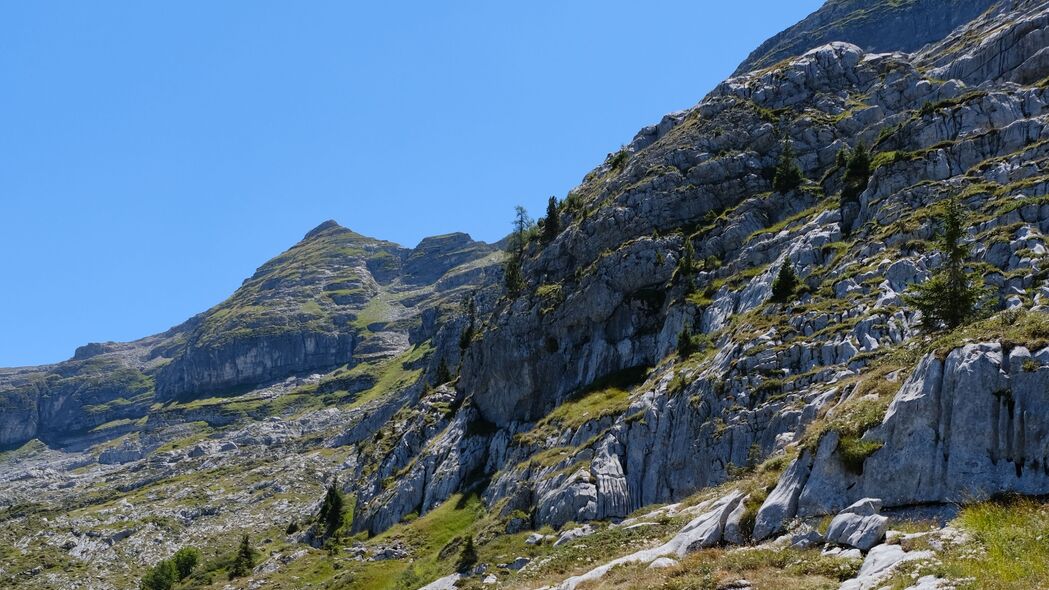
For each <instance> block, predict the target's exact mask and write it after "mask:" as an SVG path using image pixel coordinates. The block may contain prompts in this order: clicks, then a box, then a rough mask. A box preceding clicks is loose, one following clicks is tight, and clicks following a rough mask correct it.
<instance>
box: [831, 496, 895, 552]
mask: <svg viewBox="0 0 1049 590" xmlns="http://www.w3.org/2000/svg"><path fill="white" fill-rule="evenodd" d="M880 509H881V500H877V499H874V498H865V499H863V500H860V501H859V502H856V503H855V504H853V505H851V506H849V507H848V508H846V509H845V510H843V511H842V512H841V513H839V514H838V515H837V516H835V517H834V519H833V520H832V521H831V522H830V527H829V528H828V529H827V537H826V539H827V542H828V543H837V544H839V545H848V546H850V547H855V548H857V549H859V550H861V551H869V550H870V549H871V547H874V546H875V545H877V544H878V543H880V542H881V541H882V539H884V538H885V529H886V527H887V525H888V522H889V519H888V518H886V517H884V516H881V515H879V514H878V510H880Z"/></svg>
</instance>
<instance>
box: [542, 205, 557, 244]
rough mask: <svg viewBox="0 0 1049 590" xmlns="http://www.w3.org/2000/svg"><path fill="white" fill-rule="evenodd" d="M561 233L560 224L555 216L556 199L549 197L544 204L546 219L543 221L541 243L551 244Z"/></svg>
mask: <svg viewBox="0 0 1049 590" xmlns="http://www.w3.org/2000/svg"><path fill="white" fill-rule="evenodd" d="M559 233H561V223H560V219H558V216H557V197H554V196H551V197H550V200H549V201H547V203H546V218H545V219H544V221H543V242H552V241H553V240H554V238H556V237H557V234H559Z"/></svg>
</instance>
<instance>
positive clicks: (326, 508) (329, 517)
mask: <svg viewBox="0 0 1049 590" xmlns="http://www.w3.org/2000/svg"><path fill="white" fill-rule="evenodd" d="M345 504H346V502H345V500H344V499H343V497H342V492H341V491H339V482H338V480H335V481H332V482H331V485H329V486H328V491H327V493H325V494H324V502H322V503H321V510H320V512H319V513H318V514H317V522H320V523H321V524H323V525H324V536H326V537H330V536H332V535H333V534H335V533H336V532H338V530H339V529H340V528H342V523H343V515H342V513H343V509H344V507H345Z"/></svg>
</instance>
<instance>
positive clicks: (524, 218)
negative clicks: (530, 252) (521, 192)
mask: <svg viewBox="0 0 1049 590" xmlns="http://www.w3.org/2000/svg"><path fill="white" fill-rule="evenodd" d="M534 225H535V223H534V222H533V221H532V218H531V217H529V216H528V211H527V210H525V208H524V207H522V206H520V205H518V206H517V207H515V208H514V231H513V233H512V234H510V240H509V243H508V244H507V253H508V254H509V256H508V257H507V259H506V263H505V265H504V272H503V277H504V281H505V283H506V291H507V293H509V294H510V295H517V294H518V293H520V292H521V289H523V288H524V275H523V274H522V272H521V262H522V260H523V259H524V251H525V247H526V246H527V245H528V234H529V232H530V231H531V230H532V227H534Z"/></svg>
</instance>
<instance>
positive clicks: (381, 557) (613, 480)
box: [0, 0, 1049, 590]
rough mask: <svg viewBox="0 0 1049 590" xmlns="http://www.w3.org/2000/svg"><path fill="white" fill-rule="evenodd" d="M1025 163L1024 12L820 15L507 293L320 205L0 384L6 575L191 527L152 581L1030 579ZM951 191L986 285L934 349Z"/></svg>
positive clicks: (536, 258)
mask: <svg viewBox="0 0 1049 590" xmlns="http://www.w3.org/2000/svg"><path fill="white" fill-rule="evenodd" d="M862 146H866V147H867V148H869V150H870V154H871V160H870V164H869V166H868V167H866V168H865V169H864V170H862V174H859V175H857V173H856V171H855V169H854V168H855V167H853V166H852V164H851V161H850V158H851V155H854V154H856V153H857V152H861V151H862V149H863V148H862ZM785 150H791V151H792V152H793V155H794V156H793V157H794V159H795V160H796V163H797V165H798V166H799V167H800V172H801V176H802V179H801V182H800V184H796V185H793V186H790V187H788V188H786V189H783V187H779V189H783V190H777V186H776V185H775V183H774V181H775V180H776V178H777V177H778V176H779V175H778V173H777V172H776V171H777V168H778V167H779V164H780V163H781V162H783V161H785V160H788V159H790V158H789V155H790V153H789V152H788V153H787V154H786V155H785V154H784V151H785ZM1047 161H1049V1H1044V0H1043V1H1034V0H1001V1H997V2H995V1H992V0H940V1H935V2H933V1H925V0H891V1H890V0H829V1H828V2H827V4H826V5H825V6H824V7H823V8H821V9H820V10H819V11H817V12H816V13H815V14H813V15H812V16H810V17H809V18H807V19H805V20H804V21H802V22H801V23H799V24H798V25H796V26H795V27H792V28H790V29H788V30H787V31H784V32H783V33H781V34H780V35H777V36H776V37H774V38H773V39H771V40H770V41H769V42H767V43H765V44H764V45H762V46H761V48H759V49H758V50H757V51H755V53H754V54H753V55H752V56H751V57H749V58H748V60H747V61H746V62H744V64H743V65H742V66H741V67H740V71H737V73H736V75H735V76H734V77H733V78H730V79H729V80H726V81H725V82H723V83H722V84H721V85H719V86H718V87H717V88H716V89H715V90H714V91H713V92H711V93H710V94H709V95H708V96H707V97H706V98H704V99H703V100H702V101H701V102H700V103H699V104H697V105H696V106H694V107H692V108H690V109H687V110H685V111H681V112H677V113H673V114H670V115H667V116H666V117H664V118H663V120H662V121H660V122H659V123H658V124H656V125H653V126H651V127H648V128H645V129H642V130H641V131H640V132H639V133H638V134H637V136H636V137H635V138H634V139H633V140H632V141H631V142H630V143H629V144H627V145H626V146H625V147H624V148H623V149H622V150H621V151H619V152H617V153H615V154H610V155H609V157H608V159H607V160H606V161H605V162H604V163H603V164H601V165H600V166H598V167H597V168H596V169H594V170H593V171H591V172H590V173H589V174H587V175H586V176H585V178H584V179H583V181H582V183H581V184H580V185H579V186H578V187H576V188H575V189H574V190H573V191H571V192H570V193H569V194H568V195H567V196H566V197H565V198H564V199H563V200H561V201H560V202H559V203H558V205H557V209H556V213H555V215H556V224H555V226H556V229H557V231H556V232H553V234H552V235H547V234H546V233H543V231H542V230H543V229H545V228H547V227H550V224H551V221H550V219H549V218H548V219H545V220H544V221H543V224H541V226H540V228H538V229H537V230H536V231H530V232H528V233H527V235H525V236H524V237H525V238H526V239H525V241H524V243H523V246H522V249H521V250H520V251H516V252H515V253H514V255H513V256H515V257H516V259H517V260H519V261H520V271H521V273H520V274H521V277H522V283H521V284H520V285H517V286H511V285H509V281H507V280H504V269H506V268H510V267H509V266H504V263H505V262H506V260H507V254H506V253H505V252H504V250H505V248H504V245H503V244H500V245H489V244H485V243H481V242H476V241H473V240H472V239H470V238H469V236H466V235H465V234H451V235H446V236H438V237H433V238H427V239H425V240H423V241H422V242H421V243H420V244H419V245H418V246H417V247H415V248H413V249H408V248H404V247H401V246H398V245H396V244H392V243H389V242H384V241H380V240H376V239H372V238H368V237H365V236H361V235H359V234H356V233H354V232H352V231H350V230H348V229H345V228H343V227H341V226H339V225H338V224H336V223H334V222H325V223H324V224H322V225H320V226H318V227H317V228H316V229H314V230H313V231H311V232H310V233H309V234H307V235H306V236H305V238H304V239H303V240H302V241H301V242H300V243H298V244H296V245H295V246H293V247H292V248H291V249H289V250H288V251H287V252H285V253H283V254H281V255H279V256H277V257H276V258H274V259H272V260H271V261H269V262H267V263H266V264H264V265H263V266H262V267H260V268H259V270H258V271H257V272H256V273H255V275H253V276H252V277H250V278H249V279H247V280H246V281H245V282H244V284H243V285H242V286H241V288H240V289H238V290H237V291H236V292H235V293H234V294H233V295H232V296H231V297H230V298H229V299H227V300H226V301H224V302H222V303H220V304H219V305H217V306H216V307H214V308H212V309H210V310H208V311H206V312H204V313H202V314H200V315H198V316H195V317H193V318H191V319H189V320H188V321H186V322H185V323H183V324H181V325H179V326H176V327H174V328H172V329H170V330H169V331H167V332H165V333H163V334H158V335H155V336H150V337H147V338H143V339H142V340H138V341H135V342H131V343H98V344H88V345H86V346H83V347H81V348H79V349H77V351H76V354H75V355H74V357H73V358H72V359H70V360H68V361H65V362H62V363H58V364H55V365H49V366H43V367H27V368H15V369H0V448H2V449H4V450H3V451H2V452H0V587H3V588H54V589H60V588H61V589H66V588H83V589H88V588H90V589H123V588H137V587H139V581H140V579H141V578H142V576H143V575H144V573H145V572H146V571H147V569H148V568H150V567H152V566H154V565H156V564H157V563H160V562H161V560H164V559H167V558H169V557H170V556H171V555H172V554H174V553H175V551H176V550H178V549H179V548H182V547H190V546H192V547H196V548H198V549H200V551H201V552H202V554H203V557H202V559H201V562H200V564H199V565H198V566H197V568H196V570H195V571H194V572H193V573H192V574H191V575H189V576H188V577H186V578H185V579H184V580H182V581H181V582H179V583H178V584H177V585H176V586H175V587H177V588H213V589H223V588H252V589H256V588H367V589H373V588H374V589H378V588H398V589H405V590H415V589H418V588H424V587H425V588H427V589H430V590H436V589H452V588H460V589H468V588H474V589H476V588H512V589H524V588H547V589H555V588H556V589H559V590H572V589H575V588H579V589H580V590H582V589H597V588H667V589H680V590H684V589H692V588H695V589H706V588H710V589H726V590H727V589H731V588H734V589H745V588H753V589H763V588H775V589H777V590H785V589H809V588H812V589H816V588H841V589H843V590H844V589H848V590H873V589H875V588H891V589H897V590H902V589H905V588H907V589H914V590H933V589H947V588H1049V545H1047V544H1046V542H1045V539H1049V505H1044V504H1043V503H1042V500H1041V499H1040V498H1043V497H1045V496H1047V495H1049V307H1047V306H1049V282H1047V280H1049V258H1047V254H1049V250H1047V244H1046V238H1045V234H1046V233H1049V197H1047V193H1049V173H1047V172H1046V163H1047ZM952 199H953V201H954V202H956V203H957V204H958V205H960V206H961V207H962V208H963V209H964V210H965V211H966V213H967V215H968V222H967V226H966V227H967V230H966V233H965V236H964V241H965V242H966V243H967V244H969V249H970V257H969V259H968V261H967V271H968V272H970V273H972V274H973V275H974V276H975V275H978V276H981V277H982V279H983V281H984V283H985V284H986V285H987V286H988V287H989V290H988V291H989V297H988V298H987V301H986V302H985V306H984V313H983V314H982V315H980V316H979V317H975V318H972V319H971V321H968V322H966V323H965V324H964V325H962V326H960V327H957V328H955V329H951V330H938V331H936V330H932V329H930V328H928V327H926V326H925V325H924V324H923V323H922V321H921V320H922V317H921V314H920V313H918V311H917V310H916V309H915V307H914V305H912V304H911V300H910V299H909V298H908V297H906V294H907V293H908V291H909V289H912V288H913V286H915V285H918V284H922V283H923V282H925V281H927V280H928V279H929V278H930V277H931V276H933V275H934V273H936V272H937V271H938V269H940V268H942V267H943V265H944V264H945V259H946V255H945V253H944V252H943V251H942V248H941V247H940V242H938V241H937V240H936V235H937V231H938V223H939V222H938V220H939V219H940V216H941V215H942V213H943V211H944V210H945V203H947V202H948V201H950V200H952ZM513 242H514V241H513V240H510V243H511V244H512V243H513ZM511 249H512V246H511ZM785 266H787V267H790V268H791V269H793V271H794V273H796V275H797V278H798V281H799V284H798V288H797V289H796V290H795V291H794V292H793V293H792V295H791V296H790V297H788V298H786V299H782V298H774V297H773V283H774V280H775V279H776V277H777V275H778V273H779V272H780V271H781V269H782V268H784V267H785ZM333 484H334V485H335V487H336V489H337V490H339V491H341V492H342V494H343V497H344V498H345V506H344V511H343V515H344V518H343V521H342V524H340V525H339V527H338V529H337V530H334V531H325V530H324V527H323V522H320V521H318V519H317V515H318V513H319V512H323V511H324V510H326V506H327V505H328V504H327V503H326V502H324V503H323V504H322V501H323V500H324V499H325V494H326V489H327V488H328V487H329V486H331V485H333ZM243 535H248V537H249V539H250V542H251V544H252V546H253V549H254V551H255V554H256V559H255V561H254V563H253V564H252V568H251V569H250V571H249V572H247V574H246V575H243V576H239V577H238V576H234V577H232V578H231V577H230V576H229V575H228V574H229V573H230V572H231V571H232V569H233V567H234V562H233V556H234V554H235V553H236V551H237V547H238V544H239V543H240V542H241V539H242V536H243ZM467 558H469V559H467Z"/></svg>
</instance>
